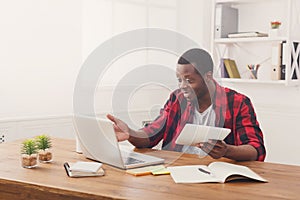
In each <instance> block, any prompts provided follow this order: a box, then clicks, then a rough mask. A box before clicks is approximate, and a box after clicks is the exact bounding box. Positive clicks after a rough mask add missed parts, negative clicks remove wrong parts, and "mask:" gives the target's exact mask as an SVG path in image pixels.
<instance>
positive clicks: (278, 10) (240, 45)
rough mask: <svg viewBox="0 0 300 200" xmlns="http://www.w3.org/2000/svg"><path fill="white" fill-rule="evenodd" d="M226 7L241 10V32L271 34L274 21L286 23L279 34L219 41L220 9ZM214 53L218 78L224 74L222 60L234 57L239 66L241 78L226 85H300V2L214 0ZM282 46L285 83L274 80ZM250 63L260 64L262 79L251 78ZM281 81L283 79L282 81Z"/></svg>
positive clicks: (231, 80) (227, 80) (281, 0)
mask: <svg viewBox="0 0 300 200" xmlns="http://www.w3.org/2000/svg"><path fill="white" fill-rule="evenodd" d="M219 5H225V6H229V7H232V8H235V9H237V10H238V30H237V32H249V31H257V32H262V33H269V31H270V29H271V25H270V22H271V21H274V20H277V21H280V22H281V23H282V24H281V26H280V28H279V29H278V35H277V36H274V35H272V36H271V35H269V36H268V37H249V38H228V37H224V38H216V37H215V35H216V34H215V31H216V23H215V22H216V8H217V6H219ZM212 8H213V12H212V24H213V26H212V33H213V34H212V40H211V41H212V44H211V48H212V49H211V50H212V51H211V52H213V58H214V61H215V64H216V70H215V71H216V76H218V77H221V74H220V67H219V63H220V59H221V58H230V59H234V60H235V62H236V63H237V66H238V70H239V72H240V74H241V79H231V78H223V79H222V81H224V82H232V83H236V84H240V83H246V84H247V83H251V84H253V83H262V84H284V85H287V86H291V85H300V84H299V83H300V70H299V63H300V62H299V61H300V60H299V59H300V58H299V55H300V0H213V6H212ZM281 43H282V44H283V45H282V54H280V55H281V57H282V61H281V65H278V67H282V66H284V67H285V75H284V77H281V79H282V80H275V79H274V76H273V78H272V76H271V74H272V70H273V68H274V59H275V60H276V59H278V58H276V56H278V55H274V48H275V50H276V48H278V49H279V48H280V44H281ZM248 64H260V65H261V67H260V68H259V70H258V75H259V76H258V79H254V80H249V79H250V71H249V70H248V69H247V65H248ZM278 79H280V77H279V78H278Z"/></svg>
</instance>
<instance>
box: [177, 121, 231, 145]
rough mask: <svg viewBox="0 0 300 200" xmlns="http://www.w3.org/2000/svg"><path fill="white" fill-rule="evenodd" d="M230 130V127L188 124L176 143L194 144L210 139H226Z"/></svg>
mask: <svg viewBox="0 0 300 200" xmlns="http://www.w3.org/2000/svg"><path fill="white" fill-rule="evenodd" d="M230 132H231V130H230V129H228V128H219V127H213V126H204V125H198V124H186V125H185V126H184V127H183V129H182V131H181V133H180V135H179V136H178V138H177V139H176V141H175V142H176V144H183V145H192V144H197V143H200V142H207V141H208V140H209V139H214V140H224V139H225V138H226V136H227V135H228V134H229V133H230Z"/></svg>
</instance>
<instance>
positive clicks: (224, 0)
mask: <svg viewBox="0 0 300 200" xmlns="http://www.w3.org/2000/svg"><path fill="white" fill-rule="evenodd" d="M264 1H282V0H264ZM261 2H262V0H216V4H219V3H226V4H227V3H229V4H243V3H246V4H247V3H261Z"/></svg>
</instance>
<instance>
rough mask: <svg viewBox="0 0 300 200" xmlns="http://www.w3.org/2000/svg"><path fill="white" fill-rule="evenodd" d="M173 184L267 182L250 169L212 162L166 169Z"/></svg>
mask: <svg viewBox="0 0 300 200" xmlns="http://www.w3.org/2000/svg"><path fill="white" fill-rule="evenodd" d="M167 169H168V170H169V171H170V173H171V176H172V178H173V180H174V181H175V183H207V182H219V183H225V182H227V181H231V180H237V179H252V180H256V181H261V182H267V180H266V179H264V178H262V177H261V176H259V175H258V174H256V173H255V172H253V171H252V170H251V169H249V168H248V167H245V166H241V165H235V164H231V163H226V162H213V163H211V164H209V165H208V166H205V165H187V166H176V167H168V168H167Z"/></svg>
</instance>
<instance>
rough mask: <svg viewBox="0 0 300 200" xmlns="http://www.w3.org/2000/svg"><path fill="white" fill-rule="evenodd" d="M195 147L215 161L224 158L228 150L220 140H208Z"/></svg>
mask: <svg viewBox="0 0 300 200" xmlns="http://www.w3.org/2000/svg"><path fill="white" fill-rule="evenodd" d="M196 146H197V147H199V148H201V149H202V150H203V151H205V152H206V153H207V154H208V155H210V156H211V157H213V158H215V159H218V158H221V157H223V156H225V155H226V153H227V150H228V146H227V144H226V143H225V142H224V141H222V140H208V142H203V143H199V144H197V145H196Z"/></svg>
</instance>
